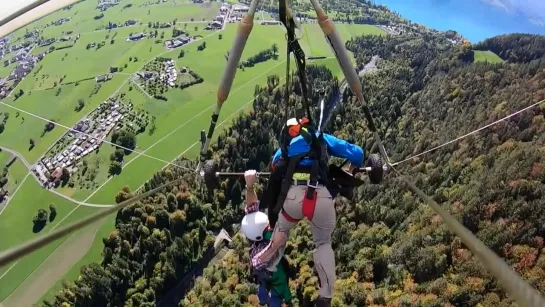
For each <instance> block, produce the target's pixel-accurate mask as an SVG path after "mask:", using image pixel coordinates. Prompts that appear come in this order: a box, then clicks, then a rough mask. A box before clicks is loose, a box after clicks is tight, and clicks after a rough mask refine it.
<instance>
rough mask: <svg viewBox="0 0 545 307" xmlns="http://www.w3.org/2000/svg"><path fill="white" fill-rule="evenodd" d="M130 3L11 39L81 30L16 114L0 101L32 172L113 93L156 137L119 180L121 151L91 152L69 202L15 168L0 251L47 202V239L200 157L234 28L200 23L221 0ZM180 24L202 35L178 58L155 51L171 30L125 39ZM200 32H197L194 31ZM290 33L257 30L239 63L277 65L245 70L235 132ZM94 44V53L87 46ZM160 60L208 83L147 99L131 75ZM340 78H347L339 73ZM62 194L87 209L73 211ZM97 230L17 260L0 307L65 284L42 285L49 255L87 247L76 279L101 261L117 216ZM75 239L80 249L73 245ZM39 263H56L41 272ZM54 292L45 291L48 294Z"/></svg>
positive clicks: (315, 41)
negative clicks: (263, 55) (90, 173)
mask: <svg viewBox="0 0 545 307" xmlns="http://www.w3.org/2000/svg"><path fill="white" fill-rule="evenodd" d="M128 3H129V2H128V1H122V2H121V3H120V4H119V5H116V6H113V7H110V8H108V9H106V10H105V11H103V12H100V11H98V10H96V9H95V6H96V2H94V1H84V2H82V3H79V4H77V5H74V6H73V7H72V8H71V9H70V10H61V11H59V12H56V13H54V14H52V15H50V16H47V17H45V18H43V19H41V20H39V21H37V22H36V23H34V24H31V25H29V26H27V28H26V29H25V28H24V29H21V30H18V31H17V32H15V33H14V34H13V39H17V38H21V37H23V36H24V35H25V32H26V31H27V29H28V30H29V31H32V30H34V29H40V31H42V32H41V35H43V36H45V37H60V36H64V35H66V33H67V32H68V31H73V33H72V34H70V35H71V36H76V35H79V39H77V42H75V43H74V45H73V47H70V48H65V49H61V50H54V51H52V52H50V53H47V54H46V55H45V57H44V58H43V60H41V61H40V62H38V63H37V64H36V66H35V67H34V68H33V70H32V71H30V72H29V73H28V75H26V77H25V78H24V79H22V81H21V82H20V83H19V84H18V86H17V88H16V89H15V91H14V93H17V92H19V91H20V90H22V92H23V93H24V94H23V95H22V96H20V97H18V98H17V99H16V98H15V96H14V95H10V96H9V97H7V98H5V99H3V100H2V102H4V103H6V104H9V105H10V106H12V107H9V106H5V105H0V113H4V112H8V113H9V114H10V116H9V119H8V120H7V122H6V124H5V130H4V131H3V132H2V134H1V138H0V145H1V146H5V147H9V148H12V149H14V150H15V151H17V152H19V153H20V154H22V155H23V156H24V157H25V159H26V160H28V161H29V163H31V164H35V163H37V162H38V161H39V160H40V158H41V157H42V155H43V154H45V153H46V152H47V151H48V149H49V148H50V147H52V146H53V145H54V144H55V143H56V142H57V140H59V139H60V138H61V137H63V135H64V134H65V133H66V132H67V131H66V128H64V127H70V128H71V127H73V126H74V125H75V124H76V123H78V122H79V121H80V120H81V119H82V118H84V117H85V116H86V115H87V114H89V113H91V112H92V111H93V110H95V109H96V108H97V107H98V106H99V105H100V104H101V103H102V102H103V101H105V100H107V99H108V98H112V97H114V98H116V99H119V100H120V101H121V102H122V103H127V104H128V103H130V104H132V105H133V106H134V107H135V108H140V109H142V110H144V111H146V112H148V113H149V116H150V117H153V118H154V124H153V126H154V128H153V129H151V124H150V125H148V128H146V131H145V132H144V133H140V134H138V135H137V137H136V149H135V150H136V152H132V153H130V154H128V155H126V156H125V157H124V160H123V162H122V170H121V173H120V174H119V175H117V176H113V177H112V176H109V174H108V165H109V164H110V156H111V154H112V153H114V152H115V148H114V147H113V146H112V145H110V144H103V145H102V146H101V147H100V149H99V150H98V152H93V153H91V154H90V155H89V156H86V158H85V159H86V160H87V161H88V162H89V164H90V165H93V167H96V171H97V174H96V177H95V181H94V183H93V184H89V185H87V186H85V187H84V186H82V185H79V184H76V185H75V186H74V187H72V188H70V187H69V186H65V187H62V188H57V189H56V190H54V191H55V192H56V193H59V194H61V195H56V194H54V193H53V191H48V190H45V189H43V188H42V187H41V185H40V184H39V183H38V182H37V181H36V180H35V178H34V177H33V176H28V177H27V178H26V179H25V180H24V182H21V181H22V179H23V177H25V176H26V168H25V167H24V165H22V163H21V162H19V161H17V162H16V163H15V164H14V166H12V168H13V170H10V176H13V177H14V178H16V179H15V180H10V182H11V181H18V185H21V187H20V188H19V191H18V192H17V193H16V194H14V195H13V196H12V199H11V200H10V203H9V206H7V207H6V209H5V210H4V212H3V213H2V215H0V230H2V232H3V233H13V234H14V235H12V236H10V237H9V238H8V239H7V240H2V242H0V250H4V249H7V248H10V247H13V246H15V245H17V244H19V243H21V242H24V241H26V240H29V239H32V238H34V237H35V236H36V235H37V234H36V233H35V232H33V229H32V228H33V227H32V225H33V224H32V223H33V222H32V220H33V217H34V216H35V215H36V212H37V211H38V209H44V210H48V206H49V205H50V204H54V205H55V207H56V212H57V213H56V217H55V218H54V219H53V220H52V221H51V222H48V223H46V224H45V226H44V227H43V228H42V229H41V230H40V231H39V232H38V234H44V233H47V232H50V231H51V230H53V229H54V228H57V227H60V226H63V225H67V224H69V223H71V222H74V221H76V220H79V219H81V218H83V217H85V216H88V215H89V214H92V213H94V212H96V211H97V210H100V208H96V207H90V206H87V204H104V205H108V204H112V203H113V202H114V199H115V196H116V194H117V193H118V192H119V190H120V189H121V188H122V187H124V186H128V187H129V188H130V189H131V190H132V191H135V190H137V189H138V188H139V187H140V186H141V185H142V184H143V183H144V182H145V181H146V180H147V179H149V178H151V177H152V176H153V174H154V173H155V172H157V171H158V170H160V169H161V168H162V167H163V166H165V162H164V161H172V160H174V159H175V158H176V157H179V156H181V155H184V156H186V157H189V158H192V157H196V154H197V153H198V149H199V148H198V142H197V140H198V135H199V131H200V130H202V129H206V128H207V126H208V123H209V120H210V114H211V112H212V110H213V107H214V106H215V104H216V90H217V87H218V85H219V82H220V78H221V71H223V69H224V67H225V65H226V59H225V55H226V53H227V52H228V51H229V49H230V47H231V44H232V42H233V39H234V35H235V33H236V27H237V25H236V24H226V26H225V28H224V29H223V30H221V31H215V32H212V31H204V30H202V29H203V28H204V26H205V25H206V23H204V22H202V21H203V19H204V20H205V21H210V20H212V19H213V18H214V17H215V16H216V14H217V13H218V9H219V6H220V4H218V3H214V2H213V3H203V4H192V3H187V2H183V1H182V2H180V1H177V2H176V4H174V3H173V2H165V3H160V4H153V5H148V6H145V5H144V1H132V2H131V3H132V6H129V7H126V5H127V4H128ZM99 14H104V16H103V17H101V18H99V19H95V18H94V17H95V16H98V15H99ZM68 17H70V21H68V22H65V23H63V24H61V25H58V26H51V25H50V26H48V27H45V28H44V26H45V25H48V24H51V22H53V21H56V20H59V19H60V18H68ZM132 18H136V19H138V22H137V23H136V24H135V25H132V26H127V27H120V28H115V29H111V30H105V29H104V27H106V26H108V23H109V22H125V21H126V20H129V19H132ZM174 19H176V23H177V27H179V28H180V29H184V27H186V24H187V32H189V33H190V34H191V35H202V38H200V37H197V40H196V41H195V42H194V43H190V44H187V45H184V46H183V47H181V48H177V49H174V50H171V51H168V50H167V49H166V48H165V47H164V45H163V44H162V43H157V40H158V39H159V37H160V36H161V35H162V32H164V36H165V39H170V38H171V33H172V28H166V29H157V30H158V32H159V33H158V35H159V37H157V38H146V39H142V40H139V41H127V37H129V36H130V35H131V34H134V33H140V32H146V33H152V32H154V29H150V27H149V23H150V22H161V23H163V22H173V21H174ZM195 27H197V28H198V29H197V30H195ZM337 29H338V31H339V32H340V34H341V36H342V38H343V39H344V40H346V39H348V38H350V37H351V36H353V35H360V34H364V33H367V34H378V35H380V34H383V33H384V32H383V31H382V30H380V29H378V28H376V27H374V26H369V25H347V24H343V25H338V26H337ZM304 30H305V35H306V36H307V37H306V38H305V39H303V40H302V41H301V43H302V45H303V48H304V50H305V51H306V52H307V55H313V56H326V57H332V56H333V52H332V51H331V49H330V48H329V46H328V45H327V43H326V42H325V40H324V38H323V34H322V32H321V30H320V28H319V26H318V25H316V24H306V25H304ZM283 37H284V32H283V30H282V28H281V27H279V26H273V25H269V26H263V25H259V24H256V25H255V26H254V29H253V31H252V34H251V36H250V39H249V40H248V43H247V45H246V48H245V50H244V53H243V55H242V59H241V61H245V60H247V59H248V58H250V57H252V56H254V55H256V54H258V53H259V52H260V51H262V50H263V49H265V48H269V47H270V46H271V45H273V44H276V45H277V46H278V50H280V51H279V52H278V57H277V58H276V59H269V60H267V61H264V62H260V63H257V64H256V65H254V66H253V67H246V68H244V70H242V69H238V70H237V74H236V79H235V81H234V83H233V87H232V90H231V94H230V96H229V99H228V101H227V103H226V104H225V105H224V107H223V109H222V113H221V116H220V118H219V121H218V124H219V127H218V128H219V129H222V128H225V127H226V126H228V124H229V123H230V120H232V119H233V117H234V116H236V115H237V114H238V113H239V112H241V111H244V110H248V109H250V108H251V106H252V104H251V103H252V98H253V97H252V96H253V92H254V88H255V86H256V85H261V84H265V83H266V80H267V76H268V75H273V74H278V75H281V76H282V75H283V71H284V70H285V61H286V56H285V52H283V50H285V48H286V43H285V40H284V39H283ZM204 42H205V43H206V47H205V48H204V49H202V50H198V46H200V45H202V44H203V43H204ZM59 44H60V43H59ZM92 44H94V47H89V48H88V46H91V45H92ZM54 46H58V44H57V43H56V44H54ZM98 46H101V47H98ZM38 48H41V49H38ZM38 48H36V49H34V50H33V51H32V54H41V53H43V52H45V51H46V50H49V48H48V47H38ZM181 50H184V55H183V56H180V55H181ZM157 57H165V58H170V59H173V60H174V62H175V66H176V67H177V68H181V67H189V68H191V69H192V70H194V71H195V72H197V73H198V74H199V76H200V77H202V78H203V82H202V83H199V84H196V85H193V86H190V87H187V88H183V89H181V88H177V87H174V88H171V89H169V90H168V91H166V92H165V93H163V94H162V95H163V96H164V98H165V99H164V100H163V99H156V98H154V97H150V96H149V95H146V93H144V92H143V91H142V90H141V89H140V88H139V87H138V86H137V84H136V82H135V81H133V80H132V78H133V76H134V75H135V74H136V73H137V72H139V71H140V70H141V69H142V68H143V67H144V65H145V64H146V63H149V62H151V61H152V60H154V59H155V58H157ZM320 62H321V63H323V64H326V63H327V65H328V66H333V64H334V63H336V61H335V60H334V59H325V60H321V61H318V62H317V63H320ZM112 67H115V68H120V69H118V70H117V71H115V72H113V73H112V79H111V80H108V81H106V82H102V83H98V82H97V81H96V80H95V77H97V76H100V75H104V74H106V73H109V72H110V71H111V68H112ZM292 67H294V65H292ZM12 68H13V67H11V64H10V66H8V67H5V68H2V70H0V77H4V76H7V75H8V74H9V73H10V69H12ZM336 72H337V73H339V72H340V70H336ZM121 96H122V98H121ZM80 99H81V100H83V101H84V105H83V106H82V107H81V109H80V110H75V109H76V107H77V105H78V101H79V100H80ZM35 115H37V116H35ZM44 120H50V121H52V122H54V123H56V124H55V126H54V128H53V129H51V130H48V131H45V130H46V129H45V125H46V121H44ZM63 126H64V127H63ZM216 135H217V134H216ZM110 136H111V135H110ZM31 140H32V141H31ZM31 143H32V144H33V145H31ZM150 156H151V157H153V158H155V159H152V158H150ZM6 159H7V154H4V153H0V162H2V161H4V160H6ZM9 188H10V190H11V191H14V190H15V186H9ZM62 195H64V197H68V198H72V199H73V200H75V201H81V202H84V203H83V204H76V203H74V202H72V201H70V200H69V199H67V198H64V197H63V196H62ZM93 227H94V228H93ZM93 227H91V228H88V229H85V230H82V231H81V232H78V233H76V234H74V236H75V237H73V238H72V239H66V238H64V239H60V240H58V241H56V242H54V243H52V244H50V245H48V246H47V247H45V248H43V249H41V250H39V251H38V252H36V253H33V254H32V255H29V256H27V257H25V258H22V259H21V260H19V261H18V262H15V263H12V264H10V265H8V266H7V267H3V268H0V301H2V300H4V299H6V298H7V300H6V302H17V301H18V299H20V298H21V295H23V294H24V293H25V292H27V291H24V290H25V289H31V288H32V289H39V290H38V291H36V293H34V294H33V296H32V297H29V298H27V299H30V300H34V301H36V300H38V299H39V298H40V297H42V296H43V295H45V293H46V291H47V290H48V289H49V287H50V286H53V285H55V283H56V286H55V287H53V289H58V288H59V285H60V279H59V278H57V279H55V280H49V284H47V285H44V284H43V282H44V281H43V277H42V276H43V274H48V271H47V270H52V269H54V266H55V265H54V264H52V262H51V259H50V258H48V257H55V255H57V254H58V253H59V251H63V253H71V252H72V251H74V250H75V249H82V248H84V249H89V251H88V252H87V253H85V256H83V257H80V258H78V259H75V258H74V259H66V261H68V262H70V261H71V262H72V263H74V264H76V263H77V265H75V266H73V267H72V268H71V269H70V268H66V267H62V268H61V267H59V270H60V271H59V272H60V273H62V274H60V273H57V275H59V274H60V275H59V276H63V275H64V274H66V275H65V276H66V278H67V279H68V280H74V279H75V278H77V275H78V272H79V267H80V266H81V265H84V264H88V263H89V262H91V261H99V260H100V254H101V251H102V248H103V244H102V237H104V236H106V235H107V234H108V233H109V231H110V230H111V229H113V218H112V217H110V218H108V219H106V220H105V222H103V223H97V224H96V225H93ZM77 236H81V238H82V239H81V240H79V241H78V240H75V239H74V238H77ZM75 241H78V243H79V244H80V245H75V243H74V242H75ZM81 244H83V245H81ZM50 255H52V256H50ZM44 261H45V262H44ZM41 263H47V264H48V265H47V266H45V268H44V266H41V265H40V264H41ZM46 269H47V270H46ZM33 283H34V284H33ZM38 284H39V285H38ZM19 286H21V288H20V289H18V287H19ZM51 291H53V290H51ZM51 291H49V292H48V293H49V294H48V295H51V293H52V292H51Z"/></svg>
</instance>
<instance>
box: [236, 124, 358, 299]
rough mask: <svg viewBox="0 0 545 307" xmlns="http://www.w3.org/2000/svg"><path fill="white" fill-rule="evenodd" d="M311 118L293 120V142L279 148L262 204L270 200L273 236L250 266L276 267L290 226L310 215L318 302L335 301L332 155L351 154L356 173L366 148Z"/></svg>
mask: <svg viewBox="0 0 545 307" xmlns="http://www.w3.org/2000/svg"><path fill="white" fill-rule="evenodd" d="M307 123H308V121H307V120H306V119H305V118H303V119H301V120H297V119H295V118H292V119H290V120H288V121H287V123H286V129H287V131H288V133H287V134H288V135H289V138H290V139H289V140H288V141H289V143H288V142H287V144H288V146H286V147H287V148H285V149H282V150H281V149H278V150H277V151H276V153H275V154H274V155H273V158H272V163H271V168H272V169H273V172H272V174H271V177H270V179H269V184H268V187H267V191H266V193H265V195H264V197H263V198H262V205H263V203H265V202H267V207H268V210H269V212H268V213H269V220H270V222H271V225H273V227H274V234H273V238H272V241H271V242H269V244H268V245H267V246H266V247H265V248H264V249H262V250H261V251H260V252H258V253H257V254H255V255H253V256H252V258H251V265H252V267H253V268H254V269H255V270H256V271H260V270H269V271H270V270H271V268H275V267H276V266H277V265H278V263H279V262H280V259H282V258H283V255H284V252H285V247H286V242H287V240H288V238H289V232H290V230H291V229H292V228H293V227H294V226H295V225H296V224H297V222H298V221H300V220H302V219H303V218H305V217H306V218H307V219H308V220H309V222H310V224H311V230H312V235H313V241H314V245H315V246H316V250H315V252H314V266H315V269H316V271H317V272H318V277H319V281H320V291H319V296H318V298H317V300H316V302H315V304H316V306H330V305H331V298H332V297H333V287H334V283H335V255H334V253H333V248H332V247H331V236H332V234H333V230H334V229H335V223H336V216H335V215H336V214H335V202H334V199H333V197H334V196H336V191H333V190H332V189H328V182H329V178H327V176H328V175H327V174H328V170H327V168H328V166H327V160H328V154H330V155H332V156H335V157H340V158H344V159H348V161H350V163H351V164H350V167H349V171H350V172H352V171H353V170H354V169H355V168H356V167H361V166H362V165H363V163H364V153H363V150H362V148H361V147H359V146H356V145H353V144H350V143H348V142H346V141H344V140H341V139H338V138H336V137H334V136H332V135H329V134H325V133H323V134H321V135H320V136H318V137H317V134H316V133H315V132H314V131H312V129H311V127H308V126H307V125H306V124H307ZM312 134H314V135H312ZM245 179H246V183H247V184H249V183H253V182H255V180H256V173H255V172H253V171H252V172H249V173H246V174H245ZM330 190H331V192H330ZM332 194H333V195H332Z"/></svg>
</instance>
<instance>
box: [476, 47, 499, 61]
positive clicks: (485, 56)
mask: <svg viewBox="0 0 545 307" xmlns="http://www.w3.org/2000/svg"><path fill="white" fill-rule="evenodd" d="M474 52H475V58H474V60H473V62H488V63H492V64H495V63H503V60H502V59H501V58H500V57H499V56H498V55H497V54H495V53H494V52H492V51H490V50H487V51H481V50H475V51H474Z"/></svg>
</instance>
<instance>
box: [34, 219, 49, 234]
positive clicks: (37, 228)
mask: <svg viewBox="0 0 545 307" xmlns="http://www.w3.org/2000/svg"><path fill="white" fill-rule="evenodd" d="M45 224H46V223H45V222H37V223H34V226H32V232H33V233H38V232H40V231H42V229H44V227H45Z"/></svg>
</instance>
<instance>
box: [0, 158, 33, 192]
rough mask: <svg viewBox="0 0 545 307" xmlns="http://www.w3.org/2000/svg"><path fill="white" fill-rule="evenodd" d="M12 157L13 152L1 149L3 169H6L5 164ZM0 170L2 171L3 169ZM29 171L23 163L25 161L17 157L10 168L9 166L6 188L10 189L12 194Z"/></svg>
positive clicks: (0, 164)
mask: <svg viewBox="0 0 545 307" xmlns="http://www.w3.org/2000/svg"><path fill="white" fill-rule="evenodd" d="M11 159H12V155H11V153H9V152H7V151H1V152H0V167H1V170H3V169H4V166H5V165H6V164H7V163H8V162H10V161H11ZM1 170H0V171H1ZM27 173H28V171H27V168H26V167H25V165H24V164H23V162H21V161H19V159H17V160H16V161H15V162H14V163H13V164H12V165H11V166H10V167H9V168H8V176H7V178H8V182H7V184H6V185H5V186H4V189H5V190H7V191H9V194H10V195H11V194H12V193H13V192H14V191H15V189H17V187H18V186H19V185H20V184H21V182H22V180H23V178H25V176H26V174H27Z"/></svg>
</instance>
